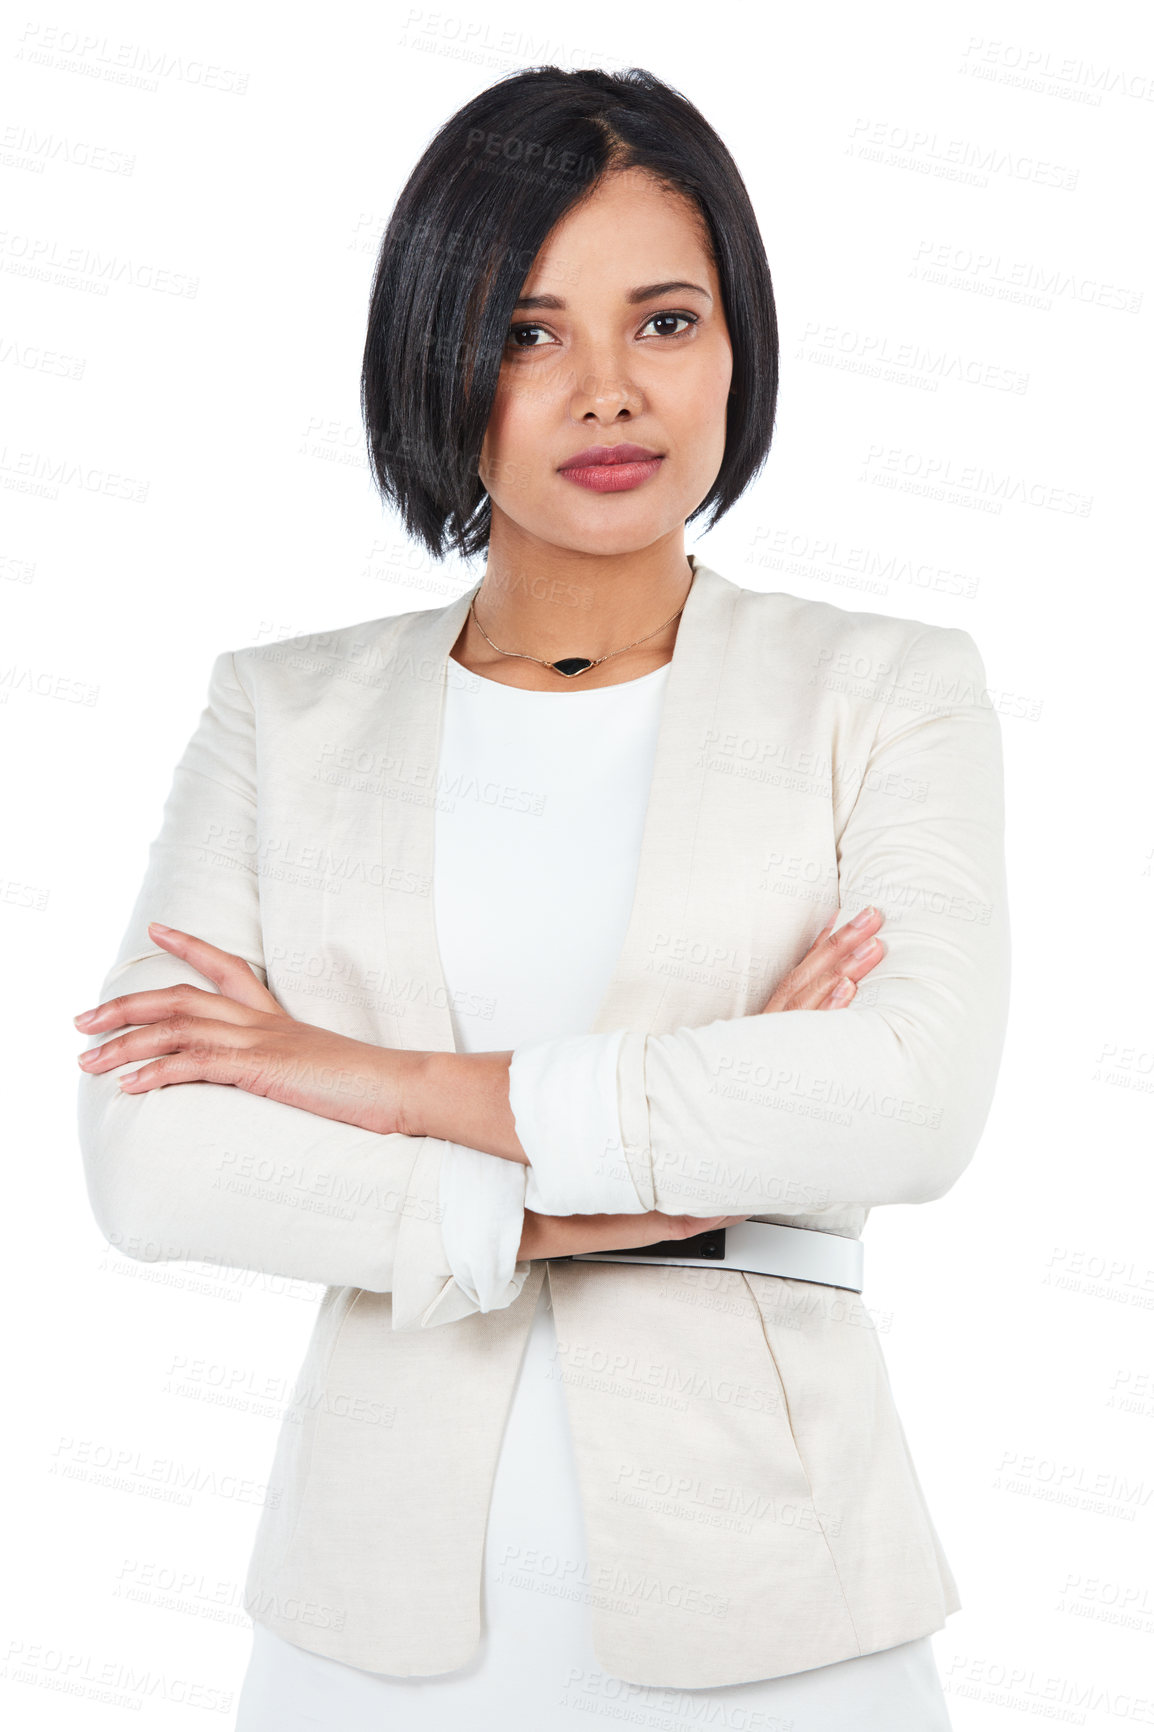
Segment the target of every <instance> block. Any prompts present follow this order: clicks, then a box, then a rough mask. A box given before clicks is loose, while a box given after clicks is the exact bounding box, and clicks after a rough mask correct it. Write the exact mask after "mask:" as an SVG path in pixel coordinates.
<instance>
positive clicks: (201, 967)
mask: <svg viewBox="0 0 1154 1732" xmlns="http://www.w3.org/2000/svg"><path fill="white" fill-rule="evenodd" d="M148 932H149V936H150V937H151V938H153V939H155V941H156V943H157V944H159V945H161V946H162V948H163V949H165V950H170V951H171V952H172V954H173V955H174V956H180V957H183V958H184V960H185V961H186V962H191V964H192V966H193V967H194V968H195V969H196V971H197V973H198V974H203V975H204V977H205V979H206V980H211V981H212V983H213V985H214V986H219V988H220V990H221V992H222V993H224V994H226V996H227V997H229V998H235V999H236V1000H237V1001H238V1003H240V1004H247V1005H248V1007H249V1009H250V1010H275V1011H279V1010H280V1008H281V1007H280V1005H279V1004H278V1003H277V1001H276V999H275V998H274V997H273V995H272V993H271V992H270V991H269V990H268V988H267V987H266V986H262V985H261V983H260V981H259V980H258V979H257V977H256V975H255V974H254V973H253V971H252V968H251V966H250V965H249V964H248V963H247V962H246V961H245V959H244V957H243V956H237V955H235V954H234V953H233V952H232V951H231V950H222V949H221V948H220V946H219V945H217V944H210V943H209V942H208V940H207V938H197V937H196V935H195V933H192V932H181V931H180V930H179V929H178V928H177V927H175V926H162V925H161V924H160V922H159V921H156V920H153V921H152V922H151V923H150V925H149V928H148Z"/></svg>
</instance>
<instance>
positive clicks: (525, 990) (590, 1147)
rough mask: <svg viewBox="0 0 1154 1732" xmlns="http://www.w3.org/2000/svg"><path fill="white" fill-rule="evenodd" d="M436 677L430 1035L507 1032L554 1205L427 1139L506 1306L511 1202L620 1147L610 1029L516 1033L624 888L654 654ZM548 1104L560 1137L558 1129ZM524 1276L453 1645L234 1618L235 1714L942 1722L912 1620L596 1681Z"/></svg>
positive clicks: (597, 1202) (584, 1725)
mask: <svg viewBox="0 0 1154 1732" xmlns="http://www.w3.org/2000/svg"><path fill="white" fill-rule="evenodd" d="M449 676H450V684H449V689H448V691H447V692H446V704H445V713H444V721H443V732H442V740H441V755H440V760H439V764H438V779H437V809H436V838H435V856H434V873H433V897H434V918H435V922H436V930H437V938H438V946H439V950H440V958H441V964H442V968H443V971H444V975H445V981H446V985H447V987H448V989H449V995H450V1001H451V1006H452V1018H453V1032H454V1037H455V1039H456V1042H457V1047H458V1050H460V1051H463V1052H487V1051H506V1050H510V1049H512V1050H513V1053H514V1058H513V1062H512V1065H511V1070H510V1098H511V1101H512V1104H513V1108H514V1117H515V1122H516V1125H517V1132H518V1135H519V1137H520V1139H521V1142H522V1145H523V1146H524V1148H525V1151H526V1153H527V1154H528V1156H529V1159H530V1162H531V1163H536V1162H537V1161H538V1160H540V1161H548V1163H549V1168H548V1171H549V1175H550V1195H551V1196H552V1197H553V1198H554V1199H556V1198H558V1197H559V1196H560V1194H561V1193H562V1192H564V1204H563V1206H562V1207H561V1208H558V1207H552V1208H545V1207H543V1206H542V1204H541V1203H540V1202H535V1201H534V1198H535V1195H536V1189H535V1180H534V1173H533V1170H532V1166H531V1167H530V1168H529V1169H526V1168H525V1167H524V1166H523V1165H521V1164H520V1163H518V1162H514V1161H504V1160H501V1159H499V1158H497V1157H496V1156H493V1155H488V1154H484V1153H481V1152H479V1151H477V1150H475V1149H470V1148H466V1147H464V1146H462V1145H460V1144H457V1143H447V1144H446V1145H445V1149H444V1159H443V1162H442V1184H441V1197H440V1202H441V1207H442V1211H443V1216H442V1231H443V1234H444V1238H445V1245H446V1250H447V1252H448V1255H449V1258H450V1265H451V1267H452V1269H453V1273H454V1277H455V1279H456V1280H457V1281H458V1282H459V1284H460V1285H461V1287H462V1288H463V1289H464V1290H465V1291H466V1292H467V1293H468V1294H469V1295H470V1297H471V1298H473V1300H474V1302H476V1303H479V1304H480V1305H481V1306H482V1308H483V1309H486V1310H488V1309H492V1308H494V1307H499V1306H504V1305H507V1304H509V1303H511V1302H512V1300H513V1299H515V1298H516V1296H517V1294H518V1293H519V1292H520V1291H521V1288H522V1286H523V1285H524V1282H525V1279H526V1276H527V1275H528V1272H529V1267H530V1265H529V1264H528V1263H521V1264H518V1263H517V1262H516V1253H517V1246H518V1244H519V1241H520V1236H521V1229H522V1217H523V1211H524V1208H525V1207H526V1206H528V1207H530V1208H540V1209H541V1212H542V1213H562V1212H564V1213H602V1212H610V1211H611V1199H612V1196H613V1191H614V1186H615V1184H619V1183H624V1182H627V1181H622V1180H619V1179H615V1177H614V1172H615V1163H614V1161H613V1158H612V1152H613V1149H614V1147H619V1144H620V1127H619V1124H618V1120H617V1094H616V1080H615V1079H616V1065H615V1050H616V1048H615V1040H616V1039H617V1038H618V1037H613V1036H610V1037H606V1036H601V1035H598V1036H593V1037H591V1039H590V1040H589V1042H588V1043H587V1044H582V1043H574V1042H573V1041H572V1040H566V1045H565V1049H564V1054H563V1057H564V1059H565V1061H566V1062H565V1064H564V1065H562V1066H561V1067H560V1068H558V1067H557V1065H556V1064H555V1063H554V1062H553V1061H552V1060H550V1062H551V1063H552V1064H553V1068H552V1069H550V1070H549V1071H548V1072H545V1071H543V1070H542V1069H541V1067H540V1065H539V1064H538V1063H537V1061H536V1055H535V1054H534V1053H533V1052H532V1051H530V1053H529V1054H528V1058H527V1060H526V1062H522V1060H523V1058H525V1055H524V1054H523V1053H518V1050H517V1049H518V1047H519V1046H521V1047H524V1046H525V1045H526V1044H529V1045H530V1046H532V1044H534V1043H539V1042H550V1041H555V1040H557V1039H559V1038H562V1037H571V1036H574V1035H580V1034H582V1033H583V1032H586V1031H588V1030H589V1028H590V1026H591V1024H592V1023H593V1021H594V1020H595V1018H596V1016H597V1012H598V1009H599V1007H600V1005H601V1003H602V1001H603V998H604V995H605V992H606V990H607V988H608V984H609V981H610V978H611V976H612V974H613V972H614V969H615V967H616V963H617V960H618V957H619V955H620V952H621V948H622V944H623V942H624V938H625V931H626V927H627V925H628V921H629V914H630V910H631V906H632V900H633V891H634V884H635V880H636V874H637V864H638V859H639V855H640V851H641V837H642V830H643V826H644V820H645V808H646V803H647V799H648V790H649V783H650V779H651V776H652V771H653V761H654V755H655V752H656V746H657V731H658V724H659V721H660V715H661V706H662V699H663V696H664V692H665V687H666V682H667V677H668V664H666V666H664V667H661V668H658V669H656V670H655V671H654V672H653V673H650V674H646V675H643V676H642V677H641V678H640V679H635V680H630V681H627V682H624V683H622V684H619V685H615V686H607V687H600V688H598V687H591V688H582V687H581V686H580V684H574V685H565V686H563V687H560V688H559V689H558V690H557V691H556V692H534V691H522V690H520V689H519V688H515V687H511V686H504V685H501V684H500V683H499V682H497V681H494V680H488V679H482V678H480V677H478V676H477V675H474V674H472V673H470V672H468V670H466V669H464V668H462V667H461V666H460V664H459V663H457V662H455V661H453V660H452V659H450V661H449ZM558 1090H560V1091H561V1094H560V1095H558V1093H557V1091H558ZM559 1099H563V1100H564V1112H563V1113H558V1112H557V1104H558V1100H559ZM547 1108H551V1109H552V1110H551V1112H548V1113H547V1112H546V1109H547ZM546 1120H548V1124H549V1135H548V1139H545V1138H544V1137H543V1134H542V1126H543V1125H544V1124H545V1122H546ZM560 1120H563V1121H564V1124H565V1126H566V1136H565V1140H564V1143H563V1145H562V1146H561V1147H560V1148H559V1147H558V1136H557V1128H558V1122H559V1121H560ZM546 1140H548V1143H549V1146H548V1148H546V1147H545V1146H544V1145H545V1141H546ZM567 1152H568V1153H570V1154H571V1155H572V1157H573V1158H572V1160H571V1161H570V1162H569V1164H568V1165H567V1163H566V1155H567ZM602 1155H604V1156H605V1158H601V1157H602ZM544 1170H545V1169H544V1168H542V1171H544ZM617 1170H619V1169H617ZM583 1172H584V1173H588V1174H589V1175H590V1178H589V1181H588V1183H587V1184H586V1182H585V1181H583V1180H581V1179H580V1178H579V1175H580V1174H581V1173H583ZM629 1194H630V1195H631V1196H633V1195H634V1193H632V1191H631V1190H630V1193H629ZM583 1203H584V1206H583ZM634 1206H635V1205H634ZM548 1293H549V1289H548V1282H547V1281H546V1282H545V1283H543V1285H542V1289H541V1296H540V1299H539V1301H538V1306H537V1311H536V1314H535V1317H534V1320H533V1325H532V1329H531V1331H530V1335H529V1340H528V1342H527V1345H526V1351H525V1357H524V1360H523V1361H522V1365H521V1370H520V1374H519V1379H518V1382H517V1385H516V1389H515V1391H514V1395H513V1400H512V1406H511V1409H510V1414H509V1419H508V1423H507V1426H506V1430H505V1434H504V1437H503V1440H502V1449H501V1456H500V1459H499V1462H498V1466H497V1474H496V1479H495V1482H494V1487H493V1497H492V1502H491V1505H490V1510H489V1521H488V1527H487V1529H486V1540H485V1561H484V1581H483V1591H484V1613H485V1615H484V1628H485V1636H484V1641H483V1646H482V1650H481V1653H480V1655H479V1657H478V1658H477V1660H476V1661H474V1663H473V1664H472V1665H470V1666H467V1667H464V1668H461V1669H459V1670H458V1671H456V1672H452V1673H446V1674H443V1675H434V1676H432V1677H429V1678H424V1677H420V1678H393V1677H387V1676H382V1675H379V1674H373V1673H368V1672H362V1671H359V1670H357V1669H356V1668H353V1667H349V1666H345V1665H342V1664H340V1663H339V1662H337V1661H334V1660H330V1659H327V1658H325V1657H324V1656H321V1655H317V1654H312V1653H310V1652H308V1651H306V1650H304V1649H298V1648H295V1647H293V1646H291V1645H290V1644H289V1643H287V1642H283V1641H281V1640H280V1638H278V1637H276V1636H273V1635H272V1634H271V1632H269V1631H268V1630H266V1629H265V1628H264V1626H262V1625H260V1624H257V1625H256V1626H255V1628H254V1647H253V1656H252V1662H251V1665H250V1669H249V1673H248V1675H247V1677H246V1680H245V1685H244V1691H243V1693H242V1696H241V1702H240V1717H239V1719H238V1721H237V1732H273V1729H274V1728H275V1732H294V1729H295V1728H297V1727H298V1726H299V1727H301V1728H302V1729H303V1728H304V1727H306V1726H307V1727H309V1728H310V1729H314V1732H315V1729H316V1728H332V1732H338V1728H339V1732H362V1728H363V1729H364V1732H368V1728H370V1727H372V1728H374V1729H375V1728H378V1727H381V1726H385V1725H389V1726H393V1725H395V1726H397V1727H401V1726H403V1727H405V1729H406V1732H423V1729H427V1728H434V1727H435V1728H437V1729H438V1732H442V1729H443V1732H449V1729H450V1728H452V1729H453V1732H458V1729H459V1728H460V1727H461V1726H462V1725H468V1726H470V1727H472V1728H476V1729H477V1732H488V1729H489V1728H490V1727H492V1728H493V1729H494V1732H496V1729H497V1728H500V1732H509V1728H510V1727H511V1726H512V1725H513V1723H514V1722H513V1721H511V1720H510V1718H509V1714H510V1708H509V1704H510V1703H511V1702H513V1703H516V1705H517V1708H516V1716H515V1719H516V1724H518V1725H519V1724H524V1725H535V1726H543V1727H548V1728H549V1729H550V1732H554V1729H561V1728H565V1727H572V1728H577V1727H580V1728H581V1729H582V1732H588V1728H589V1726H590V1724H591V1723H592V1722H591V1720H590V1714H591V1713H592V1714H594V1715H596V1714H598V1713H601V1714H604V1713H605V1712H606V1707H607V1704H608V1703H609V1702H610V1701H612V1702H613V1703H616V1704H617V1705H618V1706H620V1704H621V1702H624V1701H629V1702H631V1703H633V1704H634V1706H635V1707H636V1708H637V1709H638V1710H639V1711H641V1712H642V1717H644V1718H648V1717H649V1714H648V1709H652V1708H653V1707H654V1706H655V1705H659V1706H660V1707H661V1708H662V1709H663V1710H664V1715H663V1716H659V1718H661V1721H662V1724H664V1719H665V1716H668V1718H669V1723H670V1724H671V1725H672V1724H673V1722H674V1720H676V1721H677V1723H678V1724H681V1723H682V1718H683V1717H684V1723H685V1724H686V1725H689V1724H697V1723H698V1717H699V1716H700V1715H701V1714H702V1713H704V1712H705V1711H706V1710H707V1708H708V1707H709V1705H711V1704H715V1709H714V1712H715V1715H716V1717H717V1719H718V1723H719V1724H721V1723H724V1724H726V1725H730V1724H732V1725H738V1724H741V1725H753V1724H764V1725H770V1724H774V1725H776V1724H778V1723H783V1724H784V1723H788V1722H789V1721H790V1720H792V1721H793V1724H794V1725H795V1727H796V1729H797V1732H894V1728H895V1727H896V1726H898V1725H910V1726H914V1725H916V1726H917V1727H918V1729H919V1732H949V1717H948V1714H947V1712H946V1706H945V1698H944V1696H943V1695H942V1691H941V1684H940V1681H939V1679H938V1674H937V1670H936V1667H935V1665H934V1660H933V1650H932V1647H931V1644H930V1638H929V1637H928V1636H925V1637H922V1638H921V1639H920V1640H918V1641H915V1642H907V1643H903V1644H902V1645H901V1646H900V1647H897V1648H889V1649H884V1650H882V1651H880V1652H878V1653H875V1654H867V1655H863V1656H861V1657H859V1658H856V1659H851V1660H844V1661H841V1662H839V1663H837V1664H835V1665H832V1666H822V1667H817V1668H815V1669H813V1670H810V1671H807V1672H799V1673H794V1674H792V1675H791V1676H789V1677H784V1678H771V1679H765V1680H761V1681H755V1682H752V1683H745V1684H736V1685H729V1686H725V1687H721V1688H717V1689H714V1690H710V1691H704V1690H693V1691H678V1690H661V1691H656V1690H652V1689H649V1690H646V1689H643V1688H642V1687H641V1686H638V1685H629V1684H616V1685H615V1684H614V1682H613V1681H608V1682H606V1681H605V1679H604V1677H603V1674H602V1673H601V1671H600V1668H599V1666H598V1664H597V1661H596V1658H595V1657H594V1655H593V1651H592V1646H591V1642H590V1634H589V1618H590V1602H591V1599H592V1596H593V1594H594V1593H595V1592H597V1591H598V1589H597V1584H596V1583H595V1582H594V1581H593V1580H592V1579H591V1577H590V1574H589V1570H588V1563H587V1558H586V1552H585V1539H584V1526H583V1517H582V1510H581V1501H580V1495H579V1489H578V1483H577V1476H576V1463H575V1458H574V1454H573V1448H572V1440H571V1437H570V1432H569V1424H568V1418H567V1414H566V1410H565V1400H564V1386H563V1383H562V1380H561V1376H560V1371H559V1365H558V1361H557V1356H556V1337H555V1334H554V1328H553V1317H552V1312H551V1310H550V1308H549V1303H548ZM444 1327H446V1328H452V1327H454V1325H452V1324H447V1325H444ZM734 1591H735V1593H740V1584H739V1583H735V1584H734ZM598 1680H600V1682H598ZM615 1692H616V1693H615ZM657 1698H660V1703H659V1704H658V1703H657ZM402 1699H403V1700H402ZM762 1715H764V1716H765V1718H764V1719H762V1718H761V1716H762ZM731 1716H732V1717H731ZM654 1723H656V1721H655V1722H654Z"/></svg>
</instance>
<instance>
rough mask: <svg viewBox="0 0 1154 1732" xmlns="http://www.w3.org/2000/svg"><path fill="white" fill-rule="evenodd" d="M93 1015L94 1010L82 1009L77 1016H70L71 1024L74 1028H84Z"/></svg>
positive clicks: (94, 1013)
mask: <svg viewBox="0 0 1154 1732" xmlns="http://www.w3.org/2000/svg"><path fill="white" fill-rule="evenodd" d="M95 1015H96V1011H95V1010H82V1011H81V1012H80V1015H79V1016H74V1017H73V1018H72V1025H73V1027H74V1028H86V1027H87V1026H88V1024H89V1023H90V1022H91V1021H92V1018H93V1017H94V1016H95Z"/></svg>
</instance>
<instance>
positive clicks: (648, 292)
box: [514, 282, 713, 313]
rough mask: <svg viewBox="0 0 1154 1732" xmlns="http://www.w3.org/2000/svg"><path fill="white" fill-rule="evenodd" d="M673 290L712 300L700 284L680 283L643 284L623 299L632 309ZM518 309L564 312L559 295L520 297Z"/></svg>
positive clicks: (630, 290)
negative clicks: (642, 302)
mask: <svg viewBox="0 0 1154 1732" xmlns="http://www.w3.org/2000/svg"><path fill="white" fill-rule="evenodd" d="M674 289H682V290H685V289H687V290H688V291H689V292H690V293H691V294H694V295H703V296H704V297H705V299H706V300H707V301H711V300H712V299H713V296H712V295H711V294H710V292H709V290H708V289H703V288H702V287H701V284H700V283H680V282H672V283H645V284H644V285H643V286H642V287H641V288H639V289H629V290H628V291H627V292H626V295H625V299H626V300H627V301H628V303H629V305H630V306H631V307H633V306H637V305H638V304H639V303H640V302H641V301H652V300H655V299H656V298H657V296H658V295H669V294H672V293H673V290H674ZM518 307H520V308H524V309H526V310H530V311H531V310H539V309H545V308H548V309H549V310H550V311H551V312H556V313H563V312H564V311H565V302H564V301H563V300H562V299H561V297H560V295H522V296H521V298H520V299H519V300H518V301H515V302H514V309H516V308H518Z"/></svg>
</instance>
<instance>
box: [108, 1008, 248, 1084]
mask: <svg viewBox="0 0 1154 1732" xmlns="http://www.w3.org/2000/svg"><path fill="white" fill-rule="evenodd" d="M134 996H140V997H144V996H146V995H145V994H143V993H142V994H139V995H134ZM203 996H204V997H206V998H211V997H214V995H213V994H211V993H205V994H204V995H203ZM128 1020H129V1021H133V1020H136V1021H139V1020H140V1019H139V1017H137V1018H129V1019H128ZM240 1022H241V1019H240V1018H236V1019H234V1018H232V1017H207V1016H196V1015H194V1014H192V1013H191V1012H188V1011H184V1012H182V1011H173V1012H170V1013H169V1014H166V1015H160V1016H159V1017H158V1018H157V1019H155V1020H149V1021H148V1022H146V1023H145V1025H144V1026H143V1027H141V1028H130V1029H129V1031H128V1033H127V1034H118V1035H113V1037H112V1039H111V1040H106V1041H102V1042H101V1044H100V1045H99V1046H92V1047H89V1048H88V1050H87V1052H82V1053H81V1054H80V1055H79V1058H78V1060H77V1063H78V1064H79V1065H80V1068H81V1070H84V1071H87V1072H88V1074H89V1075H90V1076H96V1075H99V1074H100V1073H101V1072H103V1071H107V1070H115V1069H116V1068H117V1066H118V1065H122V1064H132V1063H134V1062H135V1061H136V1060H137V1059H153V1058H161V1057H166V1056H168V1055H171V1054H176V1053H179V1054H182V1055H183V1061H184V1064H185V1066H186V1067H193V1068H197V1074H198V1075H199V1076H201V1077H203V1078H207V1072H208V1071H209V1070H211V1069H212V1066H213V1064H214V1062H216V1061H221V1060H224V1061H226V1062H227V1063H229V1064H230V1065H232V1066H235V1065H236V1063H237V1061H238V1058H239V1056H240V1052H241V1050H242V1049H243V1047H244V1045H245V1044H246V1040H247V1039H248V1036H247V1034H246V1033H245V1032H242V1029H241V1027H239V1026H238V1023H240ZM169 1068H170V1069H172V1068H175V1067H171V1066H170V1067H169Z"/></svg>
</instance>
